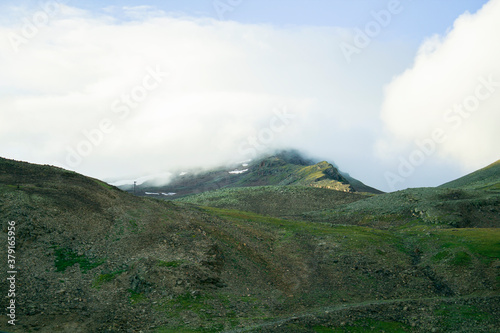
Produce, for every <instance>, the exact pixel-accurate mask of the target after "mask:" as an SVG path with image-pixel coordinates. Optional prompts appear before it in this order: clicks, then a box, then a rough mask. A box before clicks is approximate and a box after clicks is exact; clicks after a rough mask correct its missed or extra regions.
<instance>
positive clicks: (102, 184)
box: [95, 179, 113, 190]
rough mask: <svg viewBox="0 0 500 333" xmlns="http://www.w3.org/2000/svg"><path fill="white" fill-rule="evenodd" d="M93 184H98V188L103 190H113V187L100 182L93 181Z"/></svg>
mask: <svg viewBox="0 0 500 333" xmlns="http://www.w3.org/2000/svg"><path fill="white" fill-rule="evenodd" d="M95 182H96V183H97V184H99V186H101V187H103V188H105V189H107V190H112V189H113V186H111V185H109V184H106V183H105V182H101V181H100V180H97V179H95Z"/></svg>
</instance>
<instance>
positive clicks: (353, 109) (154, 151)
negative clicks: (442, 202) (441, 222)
mask: <svg viewBox="0 0 500 333" xmlns="http://www.w3.org/2000/svg"><path fill="white" fill-rule="evenodd" d="M0 13H1V14H0V156H2V157H6V158H11V159H17V160H23V161H28V162H33V163H40V164H50V165H56V166H59V167H63V168H65V169H69V170H74V171H77V172H80V173H82V174H85V175H88V176H91V177H96V178H99V179H103V180H117V179H122V178H126V179H131V177H132V178H133V177H136V178H139V177H143V176H148V175H152V174H162V175H165V174H166V173H176V172H180V171H184V170H189V169H191V168H198V167H203V168H210V167H214V166H219V165H223V164H227V163H233V162H241V161H246V160H249V159H252V158H256V157H257V156H258V155H260V154H263V153H267V152H270V151H272V150H274V149H289V148H294V149H298V150H301V151H303V152H304V153H305V154H306V155H308V156H310V157H313V158H316V159H318V160H327V161H329V162H332V163H335V164H336V165H337V166H339V168H340V169H341V170H342V171H344V172H348V173H349V174H350V175H351V176H353V177H355V178H357V179H359V180H361V181H363V182H364V183H366V184H368V185H370V186H373V187H376V188H378V189H381V190H383V191H394V190H400V189H404V188H408V187H423V186H437V185H440V184H442V183H445V182H447V181H450V180H453V179H456V178H458V177H460V176H462V175H465V174H467V173H469V172H472V171H475V170H477V169H479V168H481V167H484V166H486V165H488V164H490V163H492V162H494V161H496V160H498V159H500V153H499V150H498V142H500V131H498V125H499V124H500V110H499V108H500V62H499V61H498V59H500V43H498V31H500V22H499V21H498V20H497V19H496V18H498V17H500V0H490V1H486V0H485V1H478V0H458V1H431V0H420V1H415V0H414V1H412V0H388V1H378V0H373V1H362V0H359V1H344V0H342V1H341V0H308V1H306V0H290V1H286V2H285V1H277V0H275V1H269V0H267V1H264V0H193V1H159V0H158V1H152V0H151V1H137V0H127V1H76V0H65V1H57V0H47V1H28V0H24V1H11V0H7V1H3V2H2V3H1V4H0Z"/></svg>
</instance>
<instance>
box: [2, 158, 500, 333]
mask: <svg viewBox="0 0 500 333" xmlns="http://www.w3.org/2000/svg"><path fill="white" fill-rule="evenodd" d="M254 190H255V191H256V193H255V196H256V198H259V196H264V197H266V196H268V195H271V194H272V192H274V193H276V192H277V191H278V192H279V191H280V190H282V188H270V187H265V188H261V189H258V188H256V189H254ZM289 190H291V191H293V190H298V191H303V192H301V193H302V194H304V193H305V194H307V195H311V196H313V195H317V196H318V197H317V200H318V201H319V205H323V204H325V203H326V202H327V201H328V200H330V198H329V196H328V195H329V194H331V193H333V192H335V193H337V194H339V195H342V196H341V197H339V198H338V200H345V201H344V202H338V204H339V206H338V209H345V207H349V206H351V205H358V206H359V207H365V208H363V209H361V208H359V209H357V212H358V213H357V214H358V215H359V218H363V216H367V217H368V219H370V218H371V217H370V216H372V215H377V214H383V213H384V212H385V209H387V208H386V207H389V206H390V205H391V203H392V204H394V207H393V208H392V209H393V210H397V209H399V208H397V207H396V206H397V205H399V202H398V201H394V200H393V198H392V197H387V199H386V202H385V203H384V207H382V208H381V210H380V211H379V210H377V205H378V203H377V201H373V200H381V199H379V198H383V197H386V196H387V195H385V194H384V195H378V196H374V197H369V196H359V195H358V194H356V193H349V192H336V191H331V190H325V189H321V188H313V187H309V186H307V187H305V188H304V187H297V188H294V189H292V187H290V189H289ZM224 191H226V190H224ZM234 191H236V192H237V191H239V189H234ZM259 191H261V193H260V194H259V193H258V192H259ZM313 191H314V193H320V194H312V192H313ZM325 191H331V192H325ZM266 193H267V194H266ZM325 193H329V194H325ZM292 194H293V192H292ZM245 195H246V194H245ZM356 196H359V197H356ZM292 197H293V195H290V196H289V197H288V198H289V199H290V200H291V199H292ZM322 198H323V199H322ZM349 198H351V199H352V200H354V199H356V200H357V201H354V202H348V201H349V200H351V199H349ZM360 198H361V200H358V199H360ZM259 200H260V199H259ZM280 200H282V199H280ZM321 200H324V201H323V202H321ZM434 200H438V198H437V197H436V198H434ZM481 200H483V198H481ZM282 204H283V205H285V207H286V208H287V209H289V211H290V212H293V213H294V214H295V213H297V214H302V213H301V212H302V211H303V210H304V209H305V208H304V207H301V206H300V205H299V204H298V203H296V202H293V201H290V202H288V200H284V201H282ZM295 205H297V207H296V208H295V207H294V206H295ZM370 207H371V208H370ZM491 207H492V208H493V209H498V204H497V203H493V202H492V203H491ZM295 209H296V210H295ZM468 209H469V210H471V211H472V210H476V211H479V210H482V209H483V208H482V207H475V206H473V205H471V206H468ZM294 210H295V211H294ZM371 211H373V213H370V212H371ZM263 213H266V214H268V215H271V214H276V210H273V209H272V208H269V211H263ZM278 213H279V211H278ZM370 214H371V215H370ZM353 215H354V214H353ZM0 218H1V221H2V232H1V233H0V241H1V242H2V243H3V244H4V246H1V247H0V249H1V250H0V255H2V256H3V257H4V258H7V253H6V251H7V246H5V244H7V238H8V228H7V227H8V223H7V222H8V221H15V222H16V224H15V227H16V229H15V232H16V246H15V256H16V259H15V260H16V263H15V265H16V269H17V271H18V274H17V276H16V298H15V299H16V319H17V320H18V321H17V324H16V326H10V325H8V324H7V323H6V320H7V318H6V316H4V318H3V319H2V321H0V330H4V331H9V332H31V331H37V332H131V331H132V332H138V331H142V332H156V333H160V332H243V331H245V332H354V331H367V330H375V331H385V332H432V331H435V332H441V331H448V332H454V331H456V332H460V331H462V332H470V331H475V332H493V331H495V330H496V329H497V328H498V325H499V320H498V318H499V315H500V283H499V279H498V276H499V273H498V269H499V267H500V246H499V243H498V240H499V239H500V231H499V229H498V224H495V225H491V226H489V227H488V228H455V227H452V226H451V225H449V224H447V223H438V224H436V223H435V222H434V221H432V220H428V219H426V218H424V217H423V216H419V215H418V214H417V216H415V217H414V219H413V221H411V223H409V224H408V223H406V221H405V223H400V222H399V217H398V216H397V215H394V216H389V217H387V219H385V220H384V221H383V223H382V225H379V224H378V222H377V221H376V220H370V221H371V223H370V224H368V225H366V226H359V225H351V224H350V220H348V219H347V220H345V221H342V220H339V221H337V222H336V223H332V222H326V223H323V222H321V221H319V220H315V219H314V218H312V220H311V221H307V222H305V221H300V220H287V219H281V218H276V217H271V216H263V215H259V214H257V213H253V212H244V211H241V210H232V209H228V208H214V207H202V206H195V205H193V204H190V203H182V202H171V201H161V200H154V199H151V198H141V197H135V196H133V195H130V194H128V193H126V192H123V191H120V190H119V189H117V188H115V187H112V186H109V185H107V184H105V183H103V182H101V181H98V180H95V179H91V178H87V177H84V176H82V175H79V174H76V173H73V172H69V171H65V170H62V169H58V168H53V167H48V166H40V165H32V164H28V163H22V162H16V161H11V160H5V159H0ZM352 221H354V222H355V220H352ZM340 222H342V223H340ZM7 276H8V275H7V271H6V270H5V269H4V270H2V271H1V272H0V289H1V290H2V293H3V294H4V295H7V290H8V289H9V284H8V281H7ZM8 301H9V300H8V298H7V297H2V301H1V306H2V307H4V308H6V307H7V302H8Z"/></svg>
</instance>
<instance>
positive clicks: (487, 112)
mask: <svg viewBox="0 0 500 333" xmlns="http://www.w3.org/2000/svg"><path fill="white" fill-rule="evenodd" d="M498 17H500V1H498V0H494V1H490V2H489V3H487V4H486V5H485V6H484V7H483V8H482V9H481V10H480V11H478V12H477V13H476V14H473V15H472V14H470V13H464V14H463V15H461V16H460V17H459V18H457V19H456V21H455V23H454V25H453V27H452V28H451V29H450V30H449V31H448V33H447V34H446V35H445V36H438V35H436V36H432V37H430V38H428V39H427V40H426V41H425V42H424V43H423V44H422V45H421V47H420V50H419V52H418V54H417V55H416V57H415V60H414V64H413V66H412V67H411V68H409V69H407V70H406V71H405V72H404V73H402V74H401V75H399V76H397V77H396V78H394V79H393V80H392V81H391V83H390V84H389V85H387V86H386V89H385V99H384V102H383V104H382V110H381V118H382V120H383V122H384V125H385V128H386V130H387V133H386V137H384V138H381V139H380V140H379V142H378V144H377V152H378V154H379V156H381V157H382V158H384V159H396V156H397V157H398V161H399V163H400V165H399V171H398V172H396V168H394V170H393V171H394V173H393V175H394V174H395V175H396V176H397V177H402V178H405V177H409V176H410V175H411V173H412V172H411V169H412V167H413V168H417V167H419V166H420V165H421V164H424V163H425V162H427V160H434V161H436V160H440V159H441V160H452V161H456V162H457V163H459V164H460V165H461V166H462V167H463V170H465V171H467V172H470V171H473V170H475V169H477V168H480V167H483V166H485V165H487V164H489V163H491V162H493V161H496V160H497V159H499V158H500V153H499V150H498V143H499V142H500V131H498V125H499V124H500V62H499V61H498V59H500V44H499V43H498V42H496V41H497V40H498V32H499V31H500V21H499V20H498ZM436 135H437V137H436ZM405 163H406V164H407V165H406V166H404V165H402V164H405ZM408 164H409V165H408ZM399 180H401V181H402V179H399ZM395 183H398V180H396V181H395Z"/></svg>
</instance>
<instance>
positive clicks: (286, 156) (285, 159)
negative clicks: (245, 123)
mask: <svg viewBox="0 0 500 333" xmlns="http://www.w3.org/2000/svg"><path fill="white" fill-rule="evenodd" d="M268 185H276V186H287V185H295V186H311V187H319V188H327V189H332V190H337V191H342V192H366V193H373V194H378V193H382V192H381V191H379V190H376V189H374V188H372V187H369V186H367V185H365V184H363V183H362V182H361V181H359V180H357V179H354V178H352V177H350V176H349V175H348V174H345V173H342V172H340V171H339V170H338V169H337V168H336V167H335V166H334V165H332V164H330V163H328V162H326V161H322V162H318V163H316V162H314V161H312V160H310V159H307V158H305V157H303V156H302V155H301V154H300V153H299V152H297V151H294V150H285V151H280V152H277V153H275V154H273V155H272V156H264V157H262V158H260V159H257V160H254V161H247V162H243V163H240V164H237V165H233V166H229V167H220V168H217V169H214V170H209V171H189V172H183V173H180V174H179V175H178V176H176V177H174V178H173V179H172V180H171V182H170V183H169V184H168V185H165V186H156V185H154V184H153V183H151V182H150V183H145V184H142V185H140V186H138V187H137V189H136V194H137V195H148V194H147V193H157V194H160V193H171V194H172V193H175V195H169V196H160V198H162V199H177V198H180V197H184V196H186V195H192V194H198V193H203V192H208V191H213V190H217V189H222V188H233V187H251V186H268ZM121 188H122V189H123V190H127V191H129V192H132V191H133V189H132V187H130V186H122V187H121Z"/></svg>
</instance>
